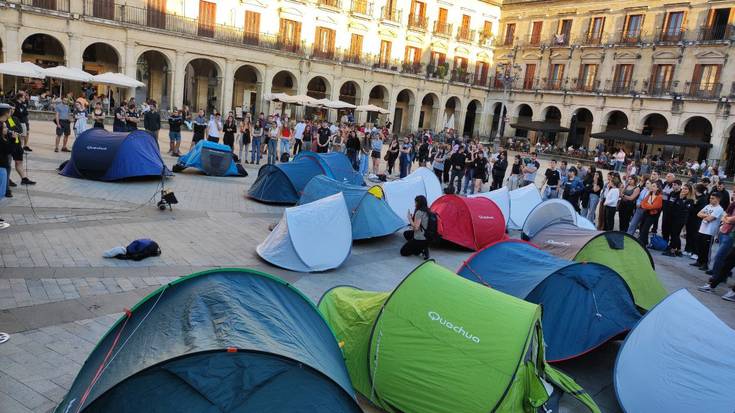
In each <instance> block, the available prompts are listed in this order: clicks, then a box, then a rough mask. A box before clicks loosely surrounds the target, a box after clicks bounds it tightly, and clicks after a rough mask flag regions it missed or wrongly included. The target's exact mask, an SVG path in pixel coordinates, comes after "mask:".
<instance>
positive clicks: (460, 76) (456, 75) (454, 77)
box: [449, 68, 472, 83]
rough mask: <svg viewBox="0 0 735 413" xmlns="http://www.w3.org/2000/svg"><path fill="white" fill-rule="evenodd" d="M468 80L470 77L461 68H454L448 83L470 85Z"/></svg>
mask: <svg viewBox="0 0 735 413" xmlns="http://www.w3.org/2000/svg"><path fill="white" fill-rule="evenodd" d="M470 79H472V75H471V74H470V73H467V70H466V69H463V68H454V69H452V72H451V73H450V75H449V81H450V82H457V83H470Z"/></svg>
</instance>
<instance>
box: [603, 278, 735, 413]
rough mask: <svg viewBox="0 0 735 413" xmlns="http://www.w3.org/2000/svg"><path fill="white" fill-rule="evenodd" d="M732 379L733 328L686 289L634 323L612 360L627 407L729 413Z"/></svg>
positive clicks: (732, 407)
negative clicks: (614, 360)
mask: <svg viewBox="0 0 735 413" xmlns="http://www.w3.org/2000/svg"><path fill="white" fill-rule="evenodd" d="M734 382H735V330H733V329H732V328H730V327H729V326H728V325H727V324H725V323H724V322H722V320H720V319H719V318H717V316H716V315H714V314H713V313H712V311H710V310H709V309H708V308H707V307H705V306H704V305H703V304H702V303H701V302H699V301H698V300H697V299H696V298H694V297H693V296H692V295H691V294H690V293H689V292H688V291H687V290H684V289H681V290H679V291H676V292H674V293H673V294H671V295H669V296H668V297H666V298H665V299H664V300H663V301H662V302H660V303H659V304H658V305H656V306H655V307H654V308H653V309H652V310H651V311H649V312H648V313H647V314H646V315H645V317H643V319H641V320H640V321H639V322H638V325H636V326H635V328H633V330H632V331H631V332H630V333H628V337H627V338H626V339H625V342H624V343H623V345H622V347H621V348H620V351H619V352H618V358H617V361H616V362H615V374H614V383H615V393H616V394H617V396H618V401H620V406H621V407H622V408H623V411H626V412H707V413H731V412H733V411H735V401H733V398H732V384H733V383H734Z"/></svg>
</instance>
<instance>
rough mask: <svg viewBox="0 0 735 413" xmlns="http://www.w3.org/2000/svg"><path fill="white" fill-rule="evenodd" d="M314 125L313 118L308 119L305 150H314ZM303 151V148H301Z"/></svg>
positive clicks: (305, 127) (305, 128) (305, 130)
mask: <svg viewBox="0 0 735 413" xmlns="http://www.w3.org/2000/svg"><path fill="white" fill-rule="evenodd" d="M314 135H315V132H314V125H312V124H311V120H308V119H307V120H306V122H305V126H304V139H303V141H304V149H303V150H305V151H311V150H312V142H313V141H314ZM299 152H301V150H299Z"/></svg>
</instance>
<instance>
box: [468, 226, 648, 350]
mask: <svg viewBox="0 0 735 413" xmlns="http://www.w3.org/2000/svg"><path fill="white" fill-rule="evenodd" d="M501 263H502V265H501ZM457 273H458V274H459V275H461V276H462V277H464V278H467V279H469V280H472V281H475V282H480V283H482V284H485V285H487V286H489V287H492V288H494V289H496V290H499V291H502V292H504V293H507V294H510V295H512V296H515V297H518V298H522V299H525V300H526V301H530V302H532V303H536V304H541V305H542V307H543V319H542V325H543V329H544V337H545V339H546V344H547V345H548V347H547V352H546V355H547V358H548V359H549V361H562V360H566V359H570V358H574V357H577V356H580V355H582V354H584V353H586V352H588V351H591V350H593V349H595V348H596V347H598V346H600V345H602V344H604V343H605V342H607V341H608V340H611V339H613V338H614V337H616V336H618V335H620V334H622V333H625V332H627V331H628V330H630V329H631V328H632V327H633V326H634V325H635V323H636V322H637V321H638V320H639V319H640V317H641V316H640V313H639V312H638V310H637V309H636V307H635V304H634V303H633V295H632V294H631V292H630V290H629V289H628V285H627V284H626V283H625V281H624V280H623V278H622V277H620V275H619V274H618V273H616V272H615V271H613V270H611V269H610V268H609V267H606V266H604V265H601V264H594V263H579V262H574V261H570V260H566V259H562V258H557V257H555V256H553V255H551V254H549V253H547V252H545V251H542V250H540V249H538V248H536V247H534V246H533V245H531V244H528V243H526V242H523V241H519V240H507V241H501V242H498V243H495V244H491V245H489V246H487V247H486V248H485V249H483V250H480V251H478V252H477V253H475V254H474V255H473V256H471V257H470V258H469V259H468V260H467V261H466V262H465V263H464V264H463V265H462V266H461V267H460V269H459V271H457Z"/></svg>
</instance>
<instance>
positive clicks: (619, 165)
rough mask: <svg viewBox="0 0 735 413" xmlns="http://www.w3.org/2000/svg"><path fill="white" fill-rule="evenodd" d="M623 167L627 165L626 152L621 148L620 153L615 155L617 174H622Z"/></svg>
mask: <svg viewBox="0 0 735 413" xmlns="http://www.w3.org/2000/svg"><path fill="white" fill-rule="evenodd" d="M623 165H625V150H623V147H622V146H621V147H620V149H618V152H617V153H615V172H622V171H623Z"/></svg>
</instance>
